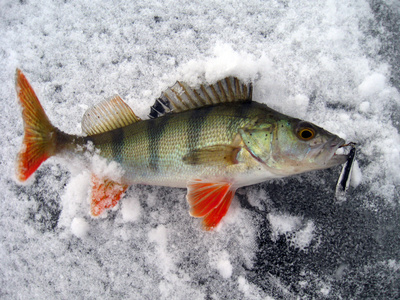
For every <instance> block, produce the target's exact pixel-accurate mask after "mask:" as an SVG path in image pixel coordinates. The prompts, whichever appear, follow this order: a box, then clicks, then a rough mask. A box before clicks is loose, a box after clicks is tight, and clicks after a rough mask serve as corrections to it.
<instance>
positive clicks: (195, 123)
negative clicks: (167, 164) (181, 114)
mask: <svg viewBox="0 0 400 300" xmlns="http://www.w3.org/2000/svg"><path fill="white" fill-rule="evenodd" d="M212 110H213V106H208V107H203V108H200V109H194V110H192V111H190V116H189V118H188V122H189V124H187V125H188V126H187V129H186V137H187V143H188V144H187V147H188V150H189V152H191V151H193V150H196V149H197V147H198V144H199V141H200V136H201V133H202V131H203V127H204V124H205V122H206V121H207V117H208V115H209V114H210V113H211V112H212Z"/></svg>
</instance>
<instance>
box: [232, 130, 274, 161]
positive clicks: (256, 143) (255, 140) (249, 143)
mask: <svg viewBox="0 0 400 300" xmlns="http://www.w3.org/2000/svg"><path fill="white" fill-rule="evenodd" d="M275 129H276V126H275V125H273V124H262V125H259V126H257V127H256V128H255V127H253V128H242V129H239V134H240V136H241V137H242V140H243V143H244V147H245V148H246V150H247V151H249V152H250V154H251V155H252V156H253V157H254V158H255V159H257V160H258V161H260V162H262V163H266V162H267V161H268V160H269V159H270V156H271V152H272V142H273V140H274V137H275V135H276V134H275Z"/></svg>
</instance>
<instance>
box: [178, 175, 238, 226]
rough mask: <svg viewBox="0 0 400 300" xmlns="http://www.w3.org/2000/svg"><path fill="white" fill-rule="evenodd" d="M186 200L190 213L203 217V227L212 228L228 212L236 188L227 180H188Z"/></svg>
mask: <svg viewBox="0 0 400 300" xmlns="http://www.w3.org/2000/svg"><path fill="white" fill-rule="evenodd" d="M187 188H188V193H187V195H186V198H187V201H188V202H189V204H190V207H191V208H190V215H192V216H193V217H196V218H203V222H202V223H203V228H204V229H205V230H212V229H213V228H214V227H216V226H217V225H218V223H219V222H220V221H221V219H222V218H223V217H224V216H225V215H226V213H227V212H228V209H229V206H230V204H231V202H232V199H233V196H234V195H235V191H236V188H233V187H232V184H231V183H229V182H217V183H212V182H206V181H202V180H194V181H190V182H188V185H187Z"/></svg>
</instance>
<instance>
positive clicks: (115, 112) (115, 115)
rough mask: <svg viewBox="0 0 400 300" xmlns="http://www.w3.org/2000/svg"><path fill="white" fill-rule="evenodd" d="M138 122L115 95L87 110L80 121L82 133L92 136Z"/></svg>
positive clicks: (137, 118)
mask: <svg viewBox="0 0 400 300" xmlns="http://www.w3.org/2000/svg"><path fill="white" fill-rule="evenodd" d="M137 121H140V118H139V117H138V116H136V115H135V113H134V112H133V111H132V109H131V108H130V107H129V106H128V105H127V104H126V103H125V102H124V101H123V100H122V99H121V97H120V96H118V95H115V96H114V97H111V98H110V99H106V100H104V101H102V102H100V103H99V104H96V105H95V106H93V107H91V108H89V109H88V110H87V111H86V112H85V115H84V116H83V119H82V131H83V132H84V133H85V134H87V135H94V134H99V133H103V132H106V131H110V130H113V129H117V128H121V127H124V126H127V125H130V124H132V123H135V122H137Z"/></svg>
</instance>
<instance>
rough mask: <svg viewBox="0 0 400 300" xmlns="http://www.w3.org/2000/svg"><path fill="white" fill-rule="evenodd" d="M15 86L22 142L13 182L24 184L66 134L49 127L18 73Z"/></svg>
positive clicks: (19, 71)
mask: <svg viewBox="0 0 400 300" xmlns="http://www.w3.org/2000/svg"><path fill="white" fill-rule="evenodd" d="M15 85H16V91H17V95H18V99H19V102H20V104H21V106H22V118H23V121H24V138H23V141H22V147H21V150H20V152H19V153H18V157H17V178H18V179H19V180H20V181H25V180H27V179H28V178H29V177H30V176H31V175H32V174H33V173H34V172H35V171H36V169H37V168H39V166H40V165H41V164H42V163H43V162H44V161H45V160H46V159H48V158H49V157H50V156H53V155H54V154H55V152H56V149H57V140H58V139H59V138H60V135H61V136H62V135H66V134H64V133H63V132H61V131H60V130H58V129H57V128H56V127H54V126H53V125H52V124H51V123H50V121H49V119H48V117H47V115H46V113H45V112H44V110H43V107H42V105H41V104H40V102H39V99H38V98H37V96H36V95H35V92H34V91H33V89H32V87H31V85H30V84H29V82H28V80H27V79H26V78H25V76H24V74H23V73H22V72H21V70H19V69H17V71H16V79H15Z"/></svg>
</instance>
